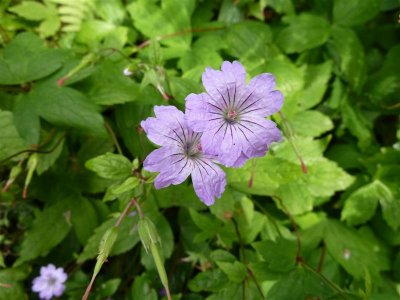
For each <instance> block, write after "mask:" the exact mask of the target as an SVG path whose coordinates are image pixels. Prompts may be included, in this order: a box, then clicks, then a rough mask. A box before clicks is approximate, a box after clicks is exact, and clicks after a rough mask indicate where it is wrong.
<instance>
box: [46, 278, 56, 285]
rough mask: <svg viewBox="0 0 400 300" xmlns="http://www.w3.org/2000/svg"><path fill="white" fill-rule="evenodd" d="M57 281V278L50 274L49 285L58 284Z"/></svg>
mask: <svg viewBox="0 0 400 300" xmlns="http://www.w3.org/2000/svg"><path fill="white" fill-rule="evenodd" d="M56 282H57V278H55V277H53V276H50V277H49V278H48V279H47V283H48V285H50V286H53V285H54V284H56Z"/></svg>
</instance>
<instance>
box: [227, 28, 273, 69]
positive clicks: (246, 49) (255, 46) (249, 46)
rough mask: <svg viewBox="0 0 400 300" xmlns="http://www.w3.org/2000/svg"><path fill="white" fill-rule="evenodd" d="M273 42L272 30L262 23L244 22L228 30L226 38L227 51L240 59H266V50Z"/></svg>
mask: <svg viewBox="0 0 400 300" xmlns="http://www.w3.org/2000/svg"><path fill="white" fill-rule="evenodd" d="M271 41H272V32H271V29H270V28H269V27H268V26H267V25H265V24H262V23H260V22H254V21H243V22H240V23H238V24H235V25H233V26H230V27H229V28H228V32H227V34H226V36H225V43H226V48H227V49H226V51H227V52H228V53H229V54H230V55H232V56H233V57H236V58H238V59H240V60H241V61H246V60H250V59H249V58H251V57H254V56H256V57H264V56H265V48H266V46H267V44H268V43H271Z"/></svg>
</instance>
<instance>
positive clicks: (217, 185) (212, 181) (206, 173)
mask: <svg viewBox="0 0 400 300" xmlns="http://www.w3.org/2000/svg"><path fill="white" fill-rule="evenodd" d="M192 182H193V187H194V190H195V192H196V194H197V196H198V197H199V198H200V200H201V201H202V202H204V203H205V204H206V205H208V206H210V205H212V204H214V202H215V197H217V198H220V197H221V195H222V193H223V192H224V190H225V186H226V178H225V173H224V171H222V169H221V168H220V167H218V166H217V165H215V164H214V163H213V162H212V161H210V160H207V159H201V160H197V161H196V167H195V168H194V170H193V172H192Z"/></svg>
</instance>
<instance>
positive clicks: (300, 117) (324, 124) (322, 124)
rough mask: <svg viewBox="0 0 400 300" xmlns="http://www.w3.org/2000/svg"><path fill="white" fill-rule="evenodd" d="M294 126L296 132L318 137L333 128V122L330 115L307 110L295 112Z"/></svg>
mask: <svg viewBox="0 0 400 300" xmlns="http://www.w3.org/2000/svg"><path fill="white" fill-rule="evenodd" d="M291 122H292V126H293V128H294V130H295V132H296V134H300V135H304V136H312V137H317V136H320V135H321V134H323V133H325V132H327V131H329V130H331V129H333V122H332V121H331V119H330V118H329V117H327V116H326V115H324V114H323V113H321V112H319V111H316V110H306V111H301V112H298V113H297V114H295V115H294V116H293V117H292V119H291Z"/></svg>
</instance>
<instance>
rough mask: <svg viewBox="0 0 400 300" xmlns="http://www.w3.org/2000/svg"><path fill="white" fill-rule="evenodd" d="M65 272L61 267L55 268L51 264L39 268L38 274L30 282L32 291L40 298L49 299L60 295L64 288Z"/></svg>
mask: <svg viewBox="0 0 400 300" xmlns="http://www.w3.org/2000/svg"><path fill="white" fill-rule="evenodd" d="M66 280H67V274H66V273H65V272H64V269H63V268H56V267H55V266H54V265H53V264H49V265H47V266H46V267H41V268H40V276H38V277H36V278H35V279H34V280H33V282H32V291H34V292H36V293H39V298H40V299H45V300H49V299H51V298H53V297H59V296H61V295H62V293H63V292H64V289H65V281H66Z"/></svg>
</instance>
